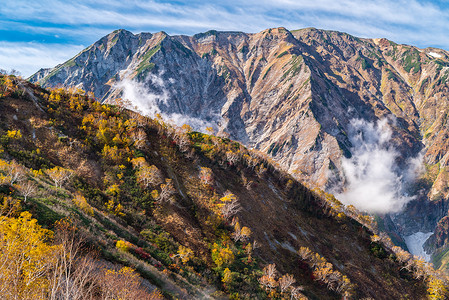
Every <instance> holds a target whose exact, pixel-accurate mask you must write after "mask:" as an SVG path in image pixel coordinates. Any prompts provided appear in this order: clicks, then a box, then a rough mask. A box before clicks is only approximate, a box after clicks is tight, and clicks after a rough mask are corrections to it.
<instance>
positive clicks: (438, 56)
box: [427, 52, 442, 58]
mask: <svg viewBox="0 0 449 300" xmlns="http://www.w3.org/2000/svg"><path fill="white" fill-rule="evenodd" d="M427 54H429V55H430V56H433V57H436V58H440V57H442V55H441V54H438V53H436V52H429V53H427Z"/></svg>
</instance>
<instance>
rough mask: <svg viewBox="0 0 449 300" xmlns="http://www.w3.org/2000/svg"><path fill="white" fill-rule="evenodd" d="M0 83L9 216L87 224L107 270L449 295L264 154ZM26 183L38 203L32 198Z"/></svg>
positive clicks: (322, 292) (219, 281) (327, 290)
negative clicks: (113, 266)
mask: <svg viewBox="0 0 449 300" xmlns="http://www.w3.org/2000/svg"><path fill="white" fill-rule="evenodd" d="M0 83H1V85H0V92H1V94H0V111H2V114H0V137H1V138H0V142H1V144H0V145H1V146H0V179H1V186H0V197H1V198H0V199H1V200H2V203H3V204H2V206H1V209H0V212H1V213H3V212H4V211H5V208H8V206H9V205H12V204H13V203H16V204H18V203H20V204H21V206H22V208H20V206H17V205H15V206H12V207H11V209H12V210H14V211H16V212H17V210H18V211H20V210H27V211H30V212H32V213H33V216H34V217H35V218H37V219H38V220H39V223H40V224H41V225H43V226H46V227H48V228H50V229H54V228H55V227H54V224H55V222H56V221H57V220H59V219H61V218H64V217H65V218H68V219H72V220H78V223H77V226H78V228H79V230H80V231H83V232H84V233H85V234H86V235H87V236H88V239H89V241H90V245H91V247H94V248H95V249H97V251H98V253H100V255H101V257H102V258H103V259H107V260H109V261H112V262H115V263H121V264H125V265H130V266H132V267H134V268H136V269H137V271H138V272H139V273H140V274H141V275H142V276H143V277H144V278H146V279H147V280H148V281H149V283H148V285H150V286H152V287H153V288H154V286H158V287H159V289H161V290H162V291H163V292H164V296H165V297H168V298H181V299H198V298H204V299H211V298H218V299H223V298H228V297H229V296H231V297H232V298H244V299H264V298H271V299H281V298H284V299H285V298H288V299H290V297H293V298H295V299H305V297H307V298H308V299H341V298H342V296H344V297H345V298H346V299H352V298H353V299H362V298H365V297H372V298H375V299H402V298H403V299H424V298H425V297H426V296H425V295H426V293H427V292H426V285H427V286H428V287H429V290H428V292H429V293H431V294H436V293H443V291H444V288H443V286H442V284H443V283H444V280H439V279H438V278H437V277H435V276H437V274H436V273H435V272H433V271H432V269H431V267H430V266H429V265H426V264H425V263H423V261H420V260H414V259H412V258H411V257H410V255H409V254H408V253H406V252H405V251H403V250H400V249H399V248H398V247H393V245H392V243H391V241H390V240H389V239H388V238H387V237H385V236H383V235H381V234H379V233H378V231H377V229H376V228H375V225H374V222H373V219H372V218H371V217H369V216H364V215H362V214H360V213H358V212H357V211H355V210H354V208H351V207H344V206H343V205H341V203H339V202H338V201H337V200H336V199H335V198H334V197H333V196H331V195H329V194H326V193H324V192H321V191H320V190H318V189H315V190H314V191H311V190H309V189H308V188H306V187H305V186H303V185H302V184H301V183H299V182H298V181H296V180H295V179H293V178H292V177H291V176H290V175H288V174H287V173H284V172H283V171H280V170H279V169H277V168H276V167H275V166H273V164H272V163H271V162H270V159H267V158H266V157H265V156H264V155H262V154H261V153H259V152H256V151H250V150H247V149H246V148H244V147H243V146H241V145H240V144H239V143H237V142H234V141H232V140H229V139H226V138H218V137H215V136H210V135H206V134H202V133H199V132H195V131H192V130H191V128H189V127H188V126H185V127H184V128H176V127H171V126H169V125H167V124H165V123H164V122H163V121H162V120H160V119H151V118H147V117H143V116H141V115H138V114H136V113H133V112H131V111H128V110H126V109H125V110H124V109H123V108H120V107H117V106H111V105H100V104H99V103H97V102H95V101H94V100H93V99H91V98H89V97H88V96H87V95H85V94H84V93H81V94H79V92H76V91H74V90H72V91H67V90H63V89H59V90H53V91H48V90H45V89H42V88H39V87H37V86H34V85H32V84H30V83H28V82H24V81H21V80H18V79H16V78H14V77H6V76H1V77H0ZM17 170H19V171H20V173H21V176H20V179H19V178H18V177H17V178H16V177H15V176H14V178H16V179H15V180H14V181H13V179H12V178H13V174H16V173H17V172H18V171H17ZM67 172H68V173H70V174H72V176H71V178H69V177H64V178H65V179H66V180H65V181H59V179H61V177H60V176H56V175H57V174H60V175H61V174H65V173H67ZM58 178H59V179H58ZM29 183H31V184H32V185H34V192H33V193H31V194H28V198H24V195H25V194H24V192H23V189H22V186H26V185H27V184H29ZM2 218H3V217H1V218H0V224H2V223H1V222H4V219H2ZM9 218H13V217H11V215H10V216H9ZM2 233H3V232H1V230H0V234H2ZM0 246H1V247H3V246H4V245H3V244H0ZM0 259H2V256H0ZM269 264H271V266H273V265H272V264H275V265H276V268H277V271H274V272H273V268H272V267H268V265H269ZM0 272H1V271H0ZM286 273H289V274H292V275H293V278H294V279H295V280H294V281H296V283H295V282H294V281H293V283H290V287H289V285H286V282H288V281H290V282H292V281H291V280H288V279H289V277H285V276H284V277H282V275H286ZM281 278H283V279H282V280H281ZM2 284H3V283H2ZM291 286H296V287H298V286H300V288H297V289H292V287H291ZM2 291H3V290H0V295H1V292H2ZM441 295H442V297H444V294H441ZM126 297H131V296H129V295H128V296H126ZM126 297H125V298H124V299H128V298H126ZM151 299H156V298H151ZM438 299H443V298H438Z"/></svg>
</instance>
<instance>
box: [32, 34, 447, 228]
mask: <svg viewBox="0 0 449 300" xmlns="http://www.w3.org/2000/svg"><path fill="white" fill-rule="evenodd" d="M448 67H449V53H447V52H446V51H444V50H441V49H434V48H426V49H419V48H417V47H413V46H408V45H399V44H396V43H394V42H392V41H389V40H386V39H361V38H357V37H354V36H351V35H348V34H345V33H340V32H335V31H324V30H318V29H314V28H307V29H301V30H295V31H288V30H286V29H285V28H273V29H267V30H264V31H262V32H259V33H255V34H247V33H242V32H217V31H208V32H205V33H200V34H196V35H194V36H169V35H167V34H166V33H164V32H159V33H156V34H149V33H141V34H137V35H134V34H132V33H131V32H128V31H125V30H117V31H114V32H113V33H111V34H109V35H108V36H105V37H103V38H102V39H100V40H99V41H98V42H96V43H94V44H93V45H91V46H90V47H88V48H87V49H86V50H84V51H82V52H81V53H80V54H78V55H77V56H76V57H74V58H73V59H71V60H69V61H67V62H66V63H64V64H62V65H59V66H56V67H55V68H53V69H51V70H41V71H39V72H38V73H36V74H35V75H33V76H32V77H31V78H30V80H31V81H33V82H39V83H40V84H42V85H43V86H45V87H54V86H59V85H62V86H66V87H69V86H76V87H80V88H82V89H85V90H88V91H92V92H93V93H94V94H95V97H97V99H100V100H101V101H102V102H106V103H107V102H111V101H112V100H113V99H115V98H116V97H118V96H123V95H124V93H123V91H124V89H125V88H126V85H125V84H124V83H131V84H134V85H138V86H139V87H144V91H145V92H146V93H148V94H150V95H151V97H150V98H151V99H150V98H149V101H150V102H152V103H153V104H155V105H152V106H151V107H149V108H148V112H149V113H151V112H158V110H160V112H162V113H167V114H181V115H185V116H188V117H191V118H198V119H201V120H205V121H207V122H209V123H211V124H213V125H215V126H216V127H217V128H219V130H220V131H226V132H228V133H229V134H230V136H231V137H232V138H233V139H236V140H239V141H241V142H242V143H244V144H245V145H247V146H249V147H252V148H256V149H258V150H260V151H262V152H265V153H267V154H268V155H270V156H271V157H273V158H274V159H275V160H276V161H277V162H278V163H279V164H280V165H282V166H283V167H284V168H286V169H287V170H288V171H289V172H290V173H292V174H295V176H296V177H297V178H299V179H301V180H302V181H304V182H307V183H309V184H312V185H316V186H319V187H321V188H324V189H328V190H329V189H332V190H333V191H337V192H339V191H344V183H345V181H346V180H347V176H345V172H344V168H343V167H342V159H344V158H350V157H351V156H352V155H353V154H354V147H355V145H354V139H353V137H354V135H357V134H359V133H360V132H357V131H355V132H354V128H353V126H352V124H353V122H352V121H353V120H364V122H366V124H375V123H376V122H377V121H378V120H383V119H388V120H389V122H387V125H386V127H387V129H388V131H389V132H390V133H391V136H390V138H389V140H388V147H389V148H392V149H394V150H395V151H396V152H397V153H398V155H396V156H395V157H394V160H395V162H396V164H397V169H398V170H395V172H397V173H400V172H401V171H400V170H401V169H405V168H406V164H407V160H408V158H410V157H416V156H417V155H418V153H422V155H423V162H424V165H425V167H426V170H425V171H424V173H423V174H424V175H422V176H421V177H420V178H419V182H414V184H413V185H412V186H411V187H408V188H407V192H408V193H411V194H413V195H415V197H417V198H416V199H418V200H420V201H418V202H414V203H412V205H411V208H410V209H409V211H410V212H411V213H412V214H411V215H409V214H406V215H405V216H398V217H396V218H395V220H396V223H397V225H398V226H399V227H403V228H402V229H399V230H398V231H402V232H403V233H404V232H406V233H407V230H409V229H407V228H413V229H412V230H413V231H416V230H433V228H434V227H435V226H436V223H437V222H438V220H439V219H440V218H441V217H443V216H444V215H446V207H447V205H446V204H444V200H445V199H447V198H448V192H449V189H448V186H449V185H448V180H449V173H448V172H447V170H448V164H449V162H448V158H449V156H448V155H447V153H448V151H447V150H448V146H449V144H448V143H449V142H448V139H447V137H448V136H449V133H448V130H447V115H448V113H449V106H448V100H447V99H448V97H447V95H448V93H449V90H448V85H447V79H448V76H449V68H448ZM138 91H140V92H142V90H138ZM125 95H130V94H129V93H125ZM130 100H132V99H130ZM134 104H136V103H134ZM139 104H140V105H142V103H139ZM428 199H430V200H433V202H431V203H432V204H430V208H429V207H428V206H429V204H427V203H426V202H427V200H428ZM423 205H425V206H426V207H428V208H427V210H429V211H430V212H431V214H432V215H435V217H432V218H431V219H426V218H424V217H422V216H420V214H419V213H418V214H416V211H419V207H422V206H423ZM408 233H410V232H408Z"/></svg>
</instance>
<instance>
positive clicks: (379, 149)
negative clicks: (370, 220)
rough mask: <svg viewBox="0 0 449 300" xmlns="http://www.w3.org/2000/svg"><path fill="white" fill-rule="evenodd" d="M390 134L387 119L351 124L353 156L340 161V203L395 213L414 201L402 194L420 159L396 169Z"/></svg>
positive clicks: (375, 211) (397, 155)
mask: <svg viewBox="0 0 449 300" xmlns="http://www.w3.org/2000/svg"><path fill="white" fill-rule="evenodd" d="M391 134H392V132H391V129H390V128H389V125H388V120H387V119H384V120H381V121H379V122H377V124H374V123H369V122H367V121H364V120H360V119H356V120H352V121H351V131H350V136H349V138H350V141H351V143H352V144H353V148H352V154H353V156H352V157H351V158H349V159H347V158H343V159H342V167H343V171H344V174H345V177H346V183H347V186H346V190H345V191H344V192H343V193H340V194H337V195H336V196H337V198H338V199H340V200H341V201H342V202H343V203H344V204H347V205H349V204H351V205H354V206H355V207H356V208H358V209H359V210H361V211H367V212H369V213H380V214H384V213H392V212H399V211H401V210H402V209H403V208H404V206H405V205H406V204H407V203H408V202H409V201H411V200H413V199H414V197H413V196H409V195H407V194H406V188H407V186H408V184H410V183H412V182H413V181H414V180H415V179H416V177H417V176H418V175H419V174H420V172H421V170H422V156H418V157H417V158H412V159H410V160H409V161H408V162H407V165H408V166H407V167H406V168H405V170H404V169H403V170H399V168H398V165H397V159H398V157H399V153H398V151H397V150H396V149H395V148H394V147H393V146H392V143H391Z"/></svg>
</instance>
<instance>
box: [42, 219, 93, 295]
mask: <svg viewBox="0 0 449 300" xmlns="http://www.w3.org/2000/svg"><path fill="white" fill-rule="evenodd" d="M55 243H56V244H57V245H59V249H60V251H59V253H58V260H57V263H56V266H55V267H54V269H53V271H52V272H50V274H49V282H50V287H49V288H50V290H49V299H52V300H53V299H54V300H59V299H67V300H69V299H70V300H81V299H91V298H92V297H93V292H94V288H95V283H94V281H95V270H96V268H97V267H98V266H97V264H96V263H95V261H94V259H93V258H92V257H91V256H90V255H86V254H83V253H82V252H83V250H85V249H84V238H82V237H81V236H80V235H78V234H77V232H76V228H75V227H74V226H73V225H72V224H71V223H70V222H68V221H67V220H61V221H59V222H58V223H57V225H56V235H55Z"/></svg>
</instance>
